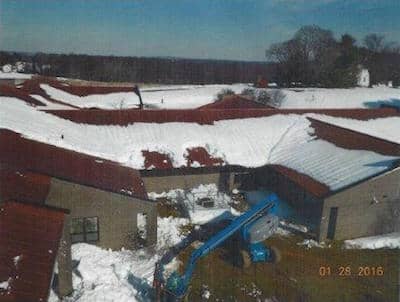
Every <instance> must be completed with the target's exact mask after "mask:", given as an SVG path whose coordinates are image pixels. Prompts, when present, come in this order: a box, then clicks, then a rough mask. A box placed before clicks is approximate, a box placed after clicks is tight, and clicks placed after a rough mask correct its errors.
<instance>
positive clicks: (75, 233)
mask: <svg viewBox="0 0 400 302" xmlns="http://www.w3.org/2000/svg"><path fill="white" fill-rule="evenodd" d="M70 234H71V241H72V243H76V242H94V241H98V240H99V219H98V218H97V217H85V218H73V219H72V221H71V231H70Z"/></svg>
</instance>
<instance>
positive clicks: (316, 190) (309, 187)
mask: <svg viewBox="0 0 400 302" xmlns="http://www.w3.org/2000/svg"><path fill="white" fill-rule="evenodd" d="M268 167H271V168H272V169H274V170H275V171H276V172H278V173H280V174H282V175H284V176H286V177H287V178H289V179H290V180H291V181H293V182H294V183H295V184H297V185H298V186H300V187H302V188H304V189H305V190H306V191H307V192H309V193H311V194H312V195H314V196H315V197H323V196H325V195H327V194H328V193H329V192H330V189H329V187H328V186H327V185H326V184H323V183H321V182H319V181H317V180H315V179H314V178H312V177H310V176H308V175H305V174H303V173H300V172H298V171H296V170H293V169H290V168H288V167H284V166H281V165H268Z"/></svg>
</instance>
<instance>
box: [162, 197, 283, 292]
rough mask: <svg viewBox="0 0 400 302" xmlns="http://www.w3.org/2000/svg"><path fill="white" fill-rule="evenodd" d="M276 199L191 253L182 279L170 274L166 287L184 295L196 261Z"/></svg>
mask: <svg viewBox="0 0 400 302" xmlns="http://www.w3.org/2000/svg"><path fill="white" fill-rule="evenodd" d="M277 199H278V197H277V196H276V195H275V194H271V195H269V196H268V197H267V199H266V200H263V201H261V202H259V203H258V204H256V205H255V206H253V207H252V208H251V209H250V210H248V211H247V212H245V213H244V214H242V215H240V216H239V217H237V218H235V219H234V220H233V221H232V222H231V223H230V224H229V225H228V227H226V228H225V229H223V230H221V231H220V232H218V233H217V234H215V235H214V236H213V237H211V238H210V239H209V240H207V241H206V242H205V243H204V244H203V245H202V246H201V247H199V248H198V249H196V250H195V251H193V253H192V254H191V256H190V259H189V262H188V264H187V267H186V270H185V273H184V274H183V275H182V277H180V276H178V275H177V273H174V274H172V275H171V277H170V278H169V280H168V282H167V287H170V288H169V289H170V290H172V291H173V292H174V293H175V294H177V295H178V296H181V295H184V294H185V292H186V290H187V287H188V285H189V282H190V279H191V278H192V274H193V270H194V268H195V266H196V262H197V260H199V259H200V258H201V257H203V256H205V255H207V254H208V253H210V252H211V251H212V250H214V249H215V248H217V247H218V246H219V245H221V244H222V243H223V242H224V241H225V240H227V239H228V238H229V237H230V236H232V235H233V234H234V233H235V232H237V231H238V230H239V229H240V228H241V227H243V226H244V225H246V224H248V223H250V222H252V221H254V220H256V219H258V218H259V217H261V216H263V215H265V213H266V212H267V211H268V210H270V209H271V208H272V207H273V206H274V202H275V201H277ZM178 279H179V280H178Z"/></svg>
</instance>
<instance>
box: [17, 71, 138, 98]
mask: <svg viewBox="0 0 400 302" xmlns="http://www.w3.org/2000/svg"><path fill="white" fill-rule="evenodd" d="M41 84H47V85H50V86H52V87H54V88H56V89H60V90H63V91H65V92H67V93H69V94H74V95H77V96H88V95H91V94H109V93H117V92H133V85H131V86H100V85H90V86H89V85H73V84H67V83H63V82H61V81H59V80H57V79H56V78H51V77H41V76H36V77H33V78H31V79H29V80H27V81H25V82H24V83H23V85H22V88H23V90H25V91H26V92H29V93H30V94H40V95H41V94H42V93H43V92H44V91H43V90H42V89H41V88H40V85H41Z"/></svg>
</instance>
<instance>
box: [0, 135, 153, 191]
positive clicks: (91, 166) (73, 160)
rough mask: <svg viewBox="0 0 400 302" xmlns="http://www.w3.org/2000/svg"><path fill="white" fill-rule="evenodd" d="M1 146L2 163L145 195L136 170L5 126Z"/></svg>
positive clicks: (112, 189) (106, 188)
mask: <svg viewBox="0 0 400 302" xmlns="http://www.w3.org/2000/svg"><path fill="white" fill-rule="evenodd" d="M0 145H1V149H0V163H1V164H2V165H3V166H5V165H6V166H12V167H13V168H14V169H22V170H27V171H30V172H34V173H39V174H45V175H49V176H52V177H56V178H60V179H65V180H67V181H71V182H74V183H79V184H83V185H88V186H93V187H96V188H99V189H103V190H106V191H112V192H116V193H121V194H127V195H132V196H137V197H141V198H146V197H147V194H146V190H145V188H144V184H143V180H142V179H141V177H140V174H139V172H138V171H136V170H134V169H132V168H129V167H124V166H121V165H120V164H118V163H115V162H112V161H109V160H104V159H100V158H96V157H93V156H89V155H85V154H82V153H78V152H74V151H70V150H66V149H62V148H59V147H55V146H51V145H47V144H44V143H39V142H36V141H33V140H29V139H26V138H23V137H21V136H20V135H19V134H17V133H15V132H12V131H10V130H5V129H1V130H0ZM129 192H131V193H132V194H130V193H129Z"/></svg>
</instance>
